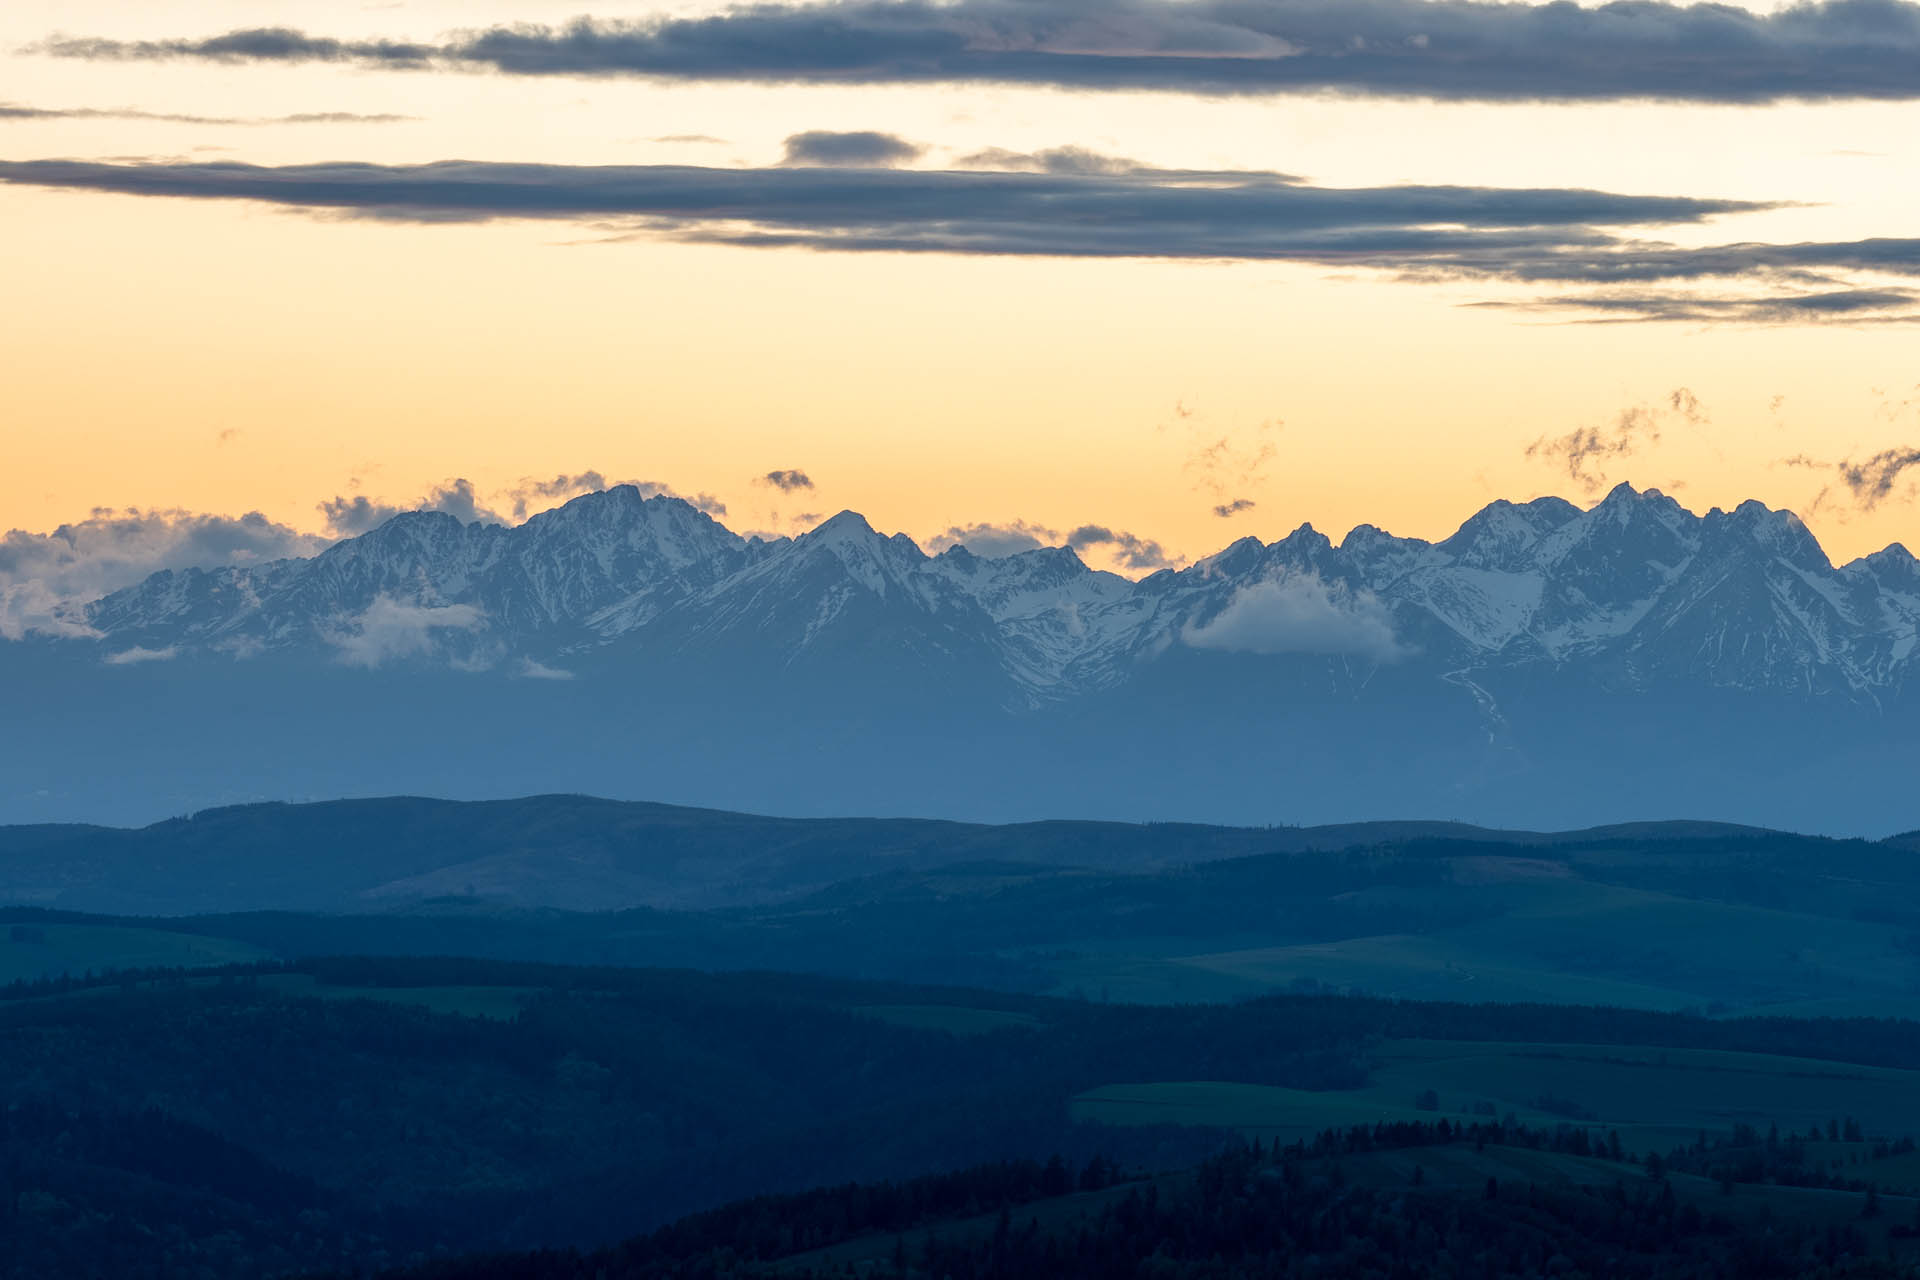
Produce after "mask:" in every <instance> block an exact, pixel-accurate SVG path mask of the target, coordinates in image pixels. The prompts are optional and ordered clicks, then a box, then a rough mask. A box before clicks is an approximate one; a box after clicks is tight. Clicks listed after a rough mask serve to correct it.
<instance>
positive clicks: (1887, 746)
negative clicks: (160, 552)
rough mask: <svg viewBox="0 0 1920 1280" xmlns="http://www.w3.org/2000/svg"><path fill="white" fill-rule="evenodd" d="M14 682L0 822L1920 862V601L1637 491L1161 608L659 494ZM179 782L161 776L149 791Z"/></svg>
mask: <svg viewBox="0 0 1920 1280" xmlns="http://www.w3.org/2000/svg"><path fill="white" fill-rule="evenodd" d="M87 622H88V625H89V626H90V627H91V628H92V629H93V630H94V631H95V632H96V633H97V638H93V639H86V640H57V641H56V640H51V639H44V638H43V639H35V640H31V641H28V642H19V643H12V644H8V645H5V646H0V674H4V675H5V677H6V679H5V687H6V688H7V689H8V691H9V700H10V701H11V702H12V703H13V704H14V705H12V706H10V707H9V708H8V711H9V713H10V715H9V719H10V721H11V722H12V724H13V725H14V726H16V728H15V731H14V732H12V733H10V734H9V735H8V742H7V744H6V745H5V746H4V747H3V748H0V751H4V753H5V755H4V757H0V777H4V778H6V779H8V781H7V782H5V783H0V819H5V820H14V821H35V820H55V819H64V818H71V817H76V816H83V815H84V816H90V817H104V818H107V819H109V820H116V821H147V820H151V819H153V818H155V817H159V816H163V815H165V814H167V813H174V812H183V811H188V810H191V809H196V808H200V807H204V806H205V805H208V804H213V803H221V802H232V801H238V800H247V799H255V798H300V797H305V796H318V795H339V794H353V793H366V792H391V791H395V790H415V791H430V792H435V793H439V794H446V795H454V796H484V795H498V794H502V793H513V792H518V793H525V792H528V791H533V790H563V789H564V790H591V791H595V792H598V793H602V794H609V795H616V796H638V795H650V796H671V797H673V798H675V799H677V800H684V801H687V802H691V803H700V804H712V805H721V806H727V807H736V808H752V809H761V810H780V811H786V812H792V813H849V812H868V813H888V812H892V813H916V814H922V815H928V816H953V817H967V818H976V819H991V820H1006V819H1018V818H1024V817H1036V816H1041V815H1058V814H1078V815H1083V816H1089V817H1112V818H1123V819H1141V818H1156V819H1159V818H1164V819H1199V818H1206V819H1212V820H1220V821H1234V822H1261V823H1264V822H1274V821H1285V822H1301V821H1305V822H1328V821H1340V820H1350V819H1358V818H1371V817H1379V816H1419V817H1448V818H1455V817H1457V818H1463V819H1467V820H1470V821H1476V822H1485V823H1495V824H1502V825H1550V826H1567V825H1570V824H1579V823H1601V822H1607V821H1616V820H1624V819H1627V818H1630V817H1641V816H1646V815H1648V814H1649V813H1665V814H1671V815H1676V816H1682V815H1684V816H1694V817H1702V818H1715V819H1727V820H1737V821H1747V822H1756V823H1765V824H1768V825H1776V826H1790V827H1798V828H1801V829H1815V830H1823V831H1829V832H1841V833H1849V834H1884V833H1885V832H1886V831H1890V830H1895V829H1902V828H1905V827H1910V826H1912V825H1913V821H1912V814H1911V811H1910V807H1909V804H1908V801H1907V797H1906V794H1905V792H1906V790H1907V787H1908V784H1909V783H1910V779H1911V778H1912V776H1913V775H1914V767H1915V765H1916V764H1917V763H1920V718H1916V716H1915V715H1914V706H1913V703H1912V700H1911V695H1910V693H1909V688H1910V686H1911V685H1912V684H1913V678H1912V677H1913V675H1914V673H1915V672H1916V671H1920V658H1917V657H1916V654H1915V636H1916V625H1917V623H1920V563H1916V561H1915V560H1914V558H1913V557H1912V556H1911V555H1909V554H1908V553H1907V551H1906V550H1905V549H1904V548H1902V547H1899V546H1897V545H1896V546H1893V547H1890V548H1888V549H1887V550H1885V551H1882V552H1879V553H1876V554H1875V555H1872V556H1869V557H1866V558H1864V559H1861V560H1857V561H1855V562H1853V563H1850V564H1847V565H1842V566H1835V565H1833V564H1832V563H1831V562H1830V561H1829V559H1828V558H1827V556H1826V555H1825V553H1824V552H1823V551H1822V550H1821V548H1820V546H1819V544H1818V543H1817V542H1816V541H1815V539H1814V538H1813V536H1812V535H1811V534H1810V533H1809V532H1808V531H1807V529H1806V528H1805V527H1804V526H1803V525H1802V524H1801V523H1800V522H1799V521H1798V520H1797V519H1796V518H1795V517H1794V516H1793V515H1792V514H1790V513H1787V512H1782V511H1773V510H1769V509H1767V508H1765V507H1763V506H1761V505H1760V504H1758V503H1752V502H1749V503H1745V504H1742V505H1741V506H1740V507H1738V508H1737V509H1736V510H1734V511H1731V512H1725V511H1719V510H1715V511H1712V512H1709V513H1708V514H1706V515H1694V514H1692V513H1690V512H1688V511H1687V510H1685V509H1684V508H1682V507H1681V506H1680V505H1679V504H1678V503H1676V502H1674V501H1673V500H1672V499H1671V498H1668V497H1666V496H1665V495H1663V494H1660V493H1659V492H1657V491H1652V490H1649V491H1645V492H1636V491H1634V490H1633V489H1631V488H1629V487H1627V486H1621V487H1620V488H1618V489H1615V490H1614V491H1613V492H1612V493H1610V494H1609V495H1608V496H1607V497H1606V498H1605V499H1604V500H1603V501H1601V502H1600V503H1599V504H1597V505H1596V506H1594V507H1593V508H1591V509H1589V510H1582V509H1580V508H1578V507H1576V506H1574V505H1573V504H1571V503H1568V502H1565V501H1562V500H1559V499H1554V498H1543V499H1540V500H1537V501H1534V502H1530V503H1526V504H1520V505H1516V504H1512V503H1506V502H1496V503H1494V504H1492V505H1491V506H1489V507H1487V508H1486V509H1485V510H1483V511H1481V512H1479V513H1478V514H1477V515H1475V516H1473V517H1472V518H1471V519H1470V520H1468V521H1467V522H1466V523H1465V524H1464V525H1463V526H1461V528H1460V529H1459V531H1458V532H1457V533H1455V534H1454V535H1453V536H1451V537H1449V538H1447V539H1445V540H1443V541H1441V542H1437V543H1428V542H1425V541H1422V540H1419V539H1410V538H1398V537H1394V536H1392V535H1390V534H1387V533H1385V532H1383V531H1381V530H1379V529H1375V528H1373V527H1371V526H1362V527H1360V528H1358V529H1355V530H1354V531H1352V532H1351V533H1350V534H1348V535H1347V536H1346V538H1345V539H1344V540H1342V541H1341V542H1340V543H1339V544H1337V545H1336V544H1334V543H1333V542H1331V541H1330V540H1329V539H1328V538H1326V537H1325V536H1324V535H1322V534H1320V533H1319V532H1317V531H1315V530H1314V529H1312V528H1311V527H1310V526H1303V527H1302V528H1300V529H1299V530H1297V531H1295V532H1294V533H1292V534H1290V535H1288V536H1287V537H1285V538H1283V539H1281V540H1279V541H1277V542H1274V543H1271V544H1266V543H1262V542H1260V541H1259V540H1258V539H1255V538H1244V539H1241V540H1240V541H1238V542H1236V543H1234V544H1233V545H1231V546H1229V547H1227V548H1226V549H1225V550H1223V551H1221V552H1219V553H1218V554H1216V555H1213V556H1209V557H1207V558H1206V559H1203V560H1201V561H1199V562H1197V563H1195V564H1193V565H1191V566H1189V567H1186V568H1181V569H1165V570H1161V571H1159V572H1156V573H1153V574H1151V575H1150V576H1148V577H1145V578H1143V579H1141V580H1139V581H1137V582H1136V581H1130V580H1128V579H1126V578H1123V577H1120V576H1118V575H1116V574H1112V573H1106V572H1100V571H1097V570H1094V569H1092V568H1090V567H1088V566H1087V565H1086V564H1085V563H1083V562H1082V561H1081V560H1080V558H1079V557H1078V556H1077V555H1076V554H1075V553H1074V552H1073V551H1072V550H1070V549H1067V548H1043V549H1038V550H1033V551H1027V552H1023V553H1020V554H1015V555H1010V556H1006V557H1003V558H997V559H989V558H986V557H983V556H979V555H975V554H973V553H971V552H969V551H968V550H967V549H966V548H965V547H963V546H962V547H954V548H952V549H950V550H947V551H946V552H944V553H942V554H940V555H933V556H930V555H927V554H926V553H925V552H923V551H922V550H921V549H920V547H919V546H917V545H916V544H915V543H914V542H913V541H912V540H911V539H909V538H907V537H905V536H904V535H899V534H896V535H893V536H891V537H888V536H883V535H881V534H880V533H878V532H876V531H875V530H874V529H872V528H871V527H870V526H869V525H868V524H867V522H866V521H865V520H864V519H862V518H861V517H860V516H858V515H856V514H854V513H852V512H843V513H841V514H840V515H838V516H835V517H833V518H832V519H830V520H828V521H826V522H825V523H824V524H822V525H820V526H819V527H818V528H816V529H814V530H812V531H811V532H809V533H806V534H803V535H801V536H800V537H798V538H793V539H784V538H783V539H779V540H776V541H772V542H768V541H763V540H760V539H757V538H756V539H745V538H741V537H739V536H737V535H735V534H734V533H732V532H730V531H729V530H728V529H726V528H725V527H724V526H722V525H721V524H719V523H718V522H717V521H715V520H713V519H712V518H711V517H709V516H708V515H706V514H705V513H703V512H701V511H699V510H697V509H695V508H694V507H692V506H690V505H689V504H687V503H685V502H682V501H680V500H678V499H676V498H672V497H665V496H661V497H653V498H643V497H642V495H641V494H640V492H639V491H638V490H636V489H634V488H632V487H630V486H623V487H618V488H614V489H610V490H608V491H606V492H604V493H596V494H590V495H587V496H585V497H581V498H577V499H575V500H573V501H571V502H569V503H567V504H566V505H564V506H562V507H559V508H556V509H554V510H552V511H548V512H544V513H541V514H539V515H536V516H534V517H533V518H531V519H529V520H528V521H527V522H526V523H525V524H523V525H520V526H517V527H506V526H501V525H487V524H462V523H461V522H460V521H459V520H457V519H455V518H454V517H452V516H448V515H444V514H439V513H432V512H416V513H411V514H407V515H402V516H398V517H396V518H394V519H393V520H391V521H389V522H387V523H386V524H384V525H382V526H380V527H379V528H377V529H375V530H373V531H371V532H369V533H367V534H364V535H362V536H360V537H356V538H351V539H348V540H345V541H343V542H340V543H338V544H336V545H335V546H333V547H331V548H329V549H328V550H326V551H325V552H323V553H321V554H320V555H318V556H315V557H313V558H311V559H304V560H284V561H279V562H275V563H272V564H266V565H257V566H245V567H224V568H216V569H205V570H187V571H179V572H171V571H170V572H164V573H160V574H156V575H154V576H153V577H151V578H149V579H147V580H146V581H144V582H142V583H139V584H137V585H135V586H133V587H130V588H128V589H126V590H123V591H119V592H116V593H114V594H111V595H109V596H106V597H105V598H103V599H101V600H98V601H96V602H94V603H93V604H92V605H90V606H89V607H88V610H87ZM155 745H164V746H166V747H167V748H168V750H167V751H165V752H164V753H163V754H164V755H165V757H166V762H165V763H164V764H163V765H162V766H161V767H159V768H158V769H147V770H143V771H141V776H140V779H139V781H137V782H135V781H133V780H132V779H131V778H130V777H129V776H128V775H129V774H130V773H131V769H130V768H129V767H127V766H130V765H131V763H132V762H133V761H135V760H146V759H150V758H151V757H152V755H153V754H154V753H153V752H152V751H151V750H150V748H151V747H153V746H155Z"/></svg>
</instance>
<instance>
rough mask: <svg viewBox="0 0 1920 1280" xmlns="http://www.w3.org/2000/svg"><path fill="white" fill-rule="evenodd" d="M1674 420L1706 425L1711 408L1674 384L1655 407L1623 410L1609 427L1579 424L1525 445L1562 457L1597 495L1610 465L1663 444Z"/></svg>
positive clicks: (1536, 454) (1530, 452) (1537, 453)
mask: <svg viewBox="0 0 1920 1280" xmlns="http://www.w3.org/2000/svg"><path fill="white" fill-rule="evenodd" d="M1672 418H1678V419H1679V420H1680V421H1682V422H1684V423H1686V424H1687V425H1689V426H1694V427H1699V426H1702V425H1704V424H1705V423H1706V421H1707V411H1706V408H1705V406H1703V405H1702V404H1701V403H1700V399H1699V397H1698V396H1696V395H1694V394H1693V392H1692V391H1690V390H1689V389H1687V388H1686V387H1676V388H1674V389H1673V390H1672V391H1670V392H1668V393H1667V394H1666V396H1664V397H1663V398H1662V399H1661V401H1660V403H1659V404H1657V405H1645V404H1641V405H1633V406H1631V407H1629V408H1626V409H1622V410H1621V411H1620V412H1619V414H1618V415H1616V416H1615V417H1614V420H1613V421H1612V422H1611V423H1609V424H1607V425H1606V426H1603V427H1596V426H1585V427H1576V428H1574V429H1573V430H1572V431H1569V432H1567V434H1565V435H1563V436H1541V437H1540V438H1539V439H1538V440H1535V441H1534V442H1533V443H1532V444H1530V445H1528V446H1527V451H1526V452H1527V457H1529V458H1541V459H1558V460H1559V461H1560V462H1562V463H1564V464H1565V465H1566V468H1567V476H1568V478H1569V479H1571V480H1573V481H1574V482H1575V483H1576V484H1578V485H1580V487H1581V488H1583V489H1585V490H1586V491H1587V492H1588V493H1598V492H1599V491H1600V490H1601V489H1603V488H1605V487H1606V484H1607V472H1606V467H1607V463H1608V462H1609V461H1610V460H1612V459H1615V458H1629V457H1632V456H1633V455H1635V454H1637V453H1639V452H1640V451H1641V450H1642V449H1646V448H1650V447H1652V446H1654V445H1657V444H1659V443H1660V437H1661V433H1662V431H1663V429H1664V425H1665V423H1666V422H1667V421H1668V420H1669V419H1672Z"/></svg>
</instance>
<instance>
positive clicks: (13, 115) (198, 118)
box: [0, 102, 419, 126]
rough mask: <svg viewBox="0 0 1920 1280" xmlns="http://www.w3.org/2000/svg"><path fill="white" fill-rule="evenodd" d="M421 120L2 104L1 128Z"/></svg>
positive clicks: (339, 114) (337, 113)
mask: <svg viewBox="0 0 1920 1280" xmlns="http://www.w3.org/2000/svg"><path fill="white" fill-rule="evenodd" d="M418 118H419V117H417V116H400V115H384V114H383V115H363V114H361V113H360V112H357V111H301V112H296V113H295V114H293V115H285V116H202V115H191V114H187V113H184V112H177V111H143V110H141V109H140V108H138V107H28V106H22V105H21V104H19V103H17V102H0V124H3V123H6V122H7V121H27V120H150V121H153V122H155V123H160V124H204V125H244V126H255V125H273V124H404V123H407V122H408V121H412V120H417V119H418Z"/></svg>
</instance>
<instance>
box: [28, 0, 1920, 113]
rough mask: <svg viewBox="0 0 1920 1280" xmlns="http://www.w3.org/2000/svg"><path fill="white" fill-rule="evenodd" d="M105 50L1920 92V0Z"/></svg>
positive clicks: (682, 68) (1095, 80) (1244, 0)
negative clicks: (1766, 8)
mask: <svg viewBox="0 0 1920 1280" xmlns="http://www.w3.org/2000/svg"><path fill="white" fill-rule="evenodd" d="M37 51H38V52H42V53H48V54H53V55H55V56H59V57H70V58H87V59H177V58H197V59H208V60H213V61H219V62H229V63H231V62H246V61H269V62H282V63H299V62H331V63H352V64H357V65H361V66H374V67H382V68H387V69H397V70H421V69H427V68H459V69H473V70H490V71H495V72H502V73H506V74H510V75H528V76H539V75H570V76H642V77H647V78H653V79H663V80H709V81H736V82H737V81H745V82H755V83H769V84H787V83H803V84H805V83H811V84H883V83H909V84H913V83H929V82H932V83H940V82H947V83H953V82H961V83H968V82H971V83H987V84H1014V85H1050V86H1057V87H1062V88H1070V89H1102V90H1148V91H1159V92H1173V93H1197V94H1208V95H1221V94H1243V95H1244V94H1275V93H1328V92H1330V93H1338V94H1346V95H1376V96H1385V97H1396V98H1420V99H1442V100H1447V99H1452V100H1463V101H1495V102H1499V101H1528V102H1533V101H1575V102H1580V101H1608V100H1619V99H1655V100H1668V101H1692V102H1716V103H1763V102H1774V101H1780V100H1805V101H1825V100H1845V99H1867V100H1882V101H1907V100H1911V99H1913V98H1916V97H1920V5H1916V4H1914V3H1910V2H1908V0H1806V2H1803V3H1798V4H1791V5H1787V6H1785V7H1783V8H1780V9H1777V10H1775V11H1773V12H1770V13H1756V12H1753V11H1750V10H1748V9H1745V8H1741V7H1738V6H1735V5H1731V4H1705V3H1697V4H1674V3H1663V2H1661V0H1634V2H1632V3H1612V4H1602V5H1597V6H1593V7H1585V6H1576V5H1574V4H1570V3H1556V4H1513V3H1506V4H1500V3H1489V2H1487V0H1368V2H1367V3H1364V4H1362V3H1355V0H1045V2H1041V3H1036V2H1034V0H953V2H952V3H931V2H929V0H827V2H825V3H815V4H784V5H783V4H756V5H745V6H741V7H738V8H734V9H730V10H723V11H721V12H719V13H715V14H709V15H705V16H690V17H656V18H649V19H641V20H635V21H595V20H592V19H586V18H582V19H579V20H576V21H574V22H572V23H569V24H566V25H564V26H548V25H541V24H519V25H515V26H511V27H493V28H490V29H487V30H481V31H469V32H464V33H460V34H457V35H455V36H453V37H452V38H450V39H447V40H445V41H443V42H440V43H432V44H429V43H416V42H404V41H392V40H339V39H332V38H328V37H323V36H313V35H308V34H306V33H304V32H301V31H298V30H294V29H292V28H285V27H268V28H251V29H243V30H236V31H230V32H227V33H225V34H223V35H217V36H213V37H206V38H198V37H184V38H175V39H164V40H112V39H98V38H84V37H83V38H73V37H55V38H53V39H50V40H48V41H46V42H44V43H43V44H41V45H40V46H38V48H37Z"/></svg>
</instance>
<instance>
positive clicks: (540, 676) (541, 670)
mask: <svg viewBox="0 0 1920 1280" xmlns="http://www.w3.org/2000/svg"><path fill="white" fill-rule="evenodd" d="M514 674H516V675H518V676H519V677H520V678H521V679H522V680H571V679H573V672H571V671H562V670H561V669H560V668H559V667H550V666H548V665H547V664H546V663H544V662H535V661H534V660H533V659H532V658H522V659H521V660H520V668H519V670H518V671H516V672H515V673H514Z"/></svg>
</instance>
